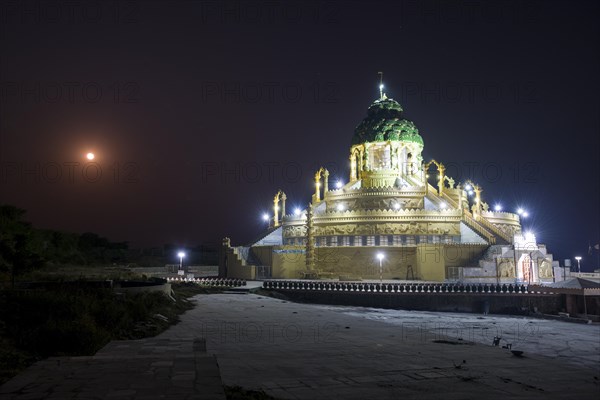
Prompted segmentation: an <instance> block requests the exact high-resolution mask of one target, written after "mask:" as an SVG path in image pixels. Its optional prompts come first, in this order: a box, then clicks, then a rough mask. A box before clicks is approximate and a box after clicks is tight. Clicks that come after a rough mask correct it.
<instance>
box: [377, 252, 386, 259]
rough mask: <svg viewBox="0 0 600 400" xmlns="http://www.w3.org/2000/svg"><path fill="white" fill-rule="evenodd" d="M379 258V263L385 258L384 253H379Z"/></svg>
mask: <svg viewBox="0 0 600 400" xmlns="http://www.w3.org/2000/svg"><path fill="white" fill-rule="evenodd" d="M377 258H378V259H379V261H381V260H383V259H384V258H385V254H383V253H377Z"/></svg>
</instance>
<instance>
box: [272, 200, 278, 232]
mask: <svg viewBox="0 0 600 400" xmlns="http://www.w3.org/2000/svg"><path fill="white" fill-rule="evenodd" d="M273 226H275V227H277V226H279V193H277V194H276V195H275V198H273Z"/></svg>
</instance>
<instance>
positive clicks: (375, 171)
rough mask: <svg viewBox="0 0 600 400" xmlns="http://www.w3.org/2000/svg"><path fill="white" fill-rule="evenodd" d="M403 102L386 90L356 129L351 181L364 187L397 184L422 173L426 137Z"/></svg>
mask: <svg viewBox="0 0 600 400" xmlns="http://www.w3.org/2000/svg"><path fill="white" fill-rule="evenodd" d="M402 114H403V110H402V106H400V104H399V103H398V102H397V101H395V100H393V99H389V98H387V96H386V95H385V94H384V93H381V96H380V98H379V99H378V100H375V102H374V103H373V104H371V106H370V107H369V109H368V111H367V116H366V117H365V118H364V119H363V120H362V122H361V123H360V124H359V125H358V126H357V127H356V129H355V130H354V136H353V138H352V147H351V148H350V182H355V181H357V180H361V179H362V186H363V187H393V186H397V184H398V183H399V182H398V180H399V181H400V182H405V183H406V182H407V181H410V177H418V174H419V173H420V172H421V164H422V162H423V157H422V156H421V152H422V151H423V138H422V137H421V135H419V130H418V129H417V127H416V126H415V124H414V123H413V122H412V121H410V120H408V119H405V118H404V117H403V115H402Z"/></svg>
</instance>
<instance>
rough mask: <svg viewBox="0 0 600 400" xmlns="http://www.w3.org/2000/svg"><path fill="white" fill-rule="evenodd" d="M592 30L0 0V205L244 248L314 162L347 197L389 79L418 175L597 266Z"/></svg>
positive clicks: (376, 14) (110, 231)
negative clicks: (509, 214) (460, 187)
mask: <svg viewBox="0 0 600 400" xmlns="http://www.w3.org/2000/svg"><path fill="white" fill-rule="evenodd" d="M599 17H600V15H599V12H598V5H597V2H593V1H579V2H577V1H568V2H567V1H565V2H558V1H540V2H526V3H525V2H521V1H516V0H515V1H501V2H489V1H485V0H479V1H477V0H475V1H473V0H469V1H466V0H465V1H456V2H445V1H424V2H421V1H406V2H402V1H381V2H373V1H369V2H366V1H365V2H361V1H324V2H315V1H307V2H294V1H276V0H274V1H271V0H269V1H253V2H246V1H226V2H219V1H164V2H163V1H146V0H144V1H141V0H138V1H119V2H101V1H100V2H97V1H90V2H85V1H80V2H72V1H66V0H65V1H57V2H46V1H22V2H2V4H0V18H1V19H0V32H1V39H0V57H1V59H0V83H1V86H0V101H1V103H0V104H1V108H0V173H1V174H0V202H4V203H11V204H15V205H17V206H19V207H22V208H25V209H27V210H28V217H29V219H30V220H31V221H32V222H33V223H34V224H35V225H36V226H39V227H45V228H53V229H61V230H68V231H75V232H85V231H93V232H97V233H99V234H101V235H105V236H108V237H109V238H110V239H112V240H128V241H130V242H132V243H135V244H140V245H152V244H156V245H162V244H163V243H175V244H181V245H195V244H199V243H202V242H204V243H211V242H212V243H220V241H221V239H222V237H224V236H230V237H231V238H232V242H233V244H245V243H248V242H250V241H251V240H252V239H254V238H256V237H258V236H259V235H260V232H261V231H262V230H263V229H264V223H263V222H262V220H261V214H262V213H263V212H265V211H270V208H271V207H272V199H273V196H274V194H275V193H276V192H277V191H278V190H279V189H283V190H284V191H285V192H286V193H287V196H288V200H287V204H288V208H290V209H291V208H292V207H294V206H295V205H298V206H305V205H306V204H307V203H308V201H309V200H310V194H311V192H312V187H313V183H312V176H313V174H314V172H315V170H316V169H317V168H318V167H320V166H321V165H325V166H327V167H328V168H329V170H330V171H332V174H333V175H334V176H335V177H340V178H341V179H344V180H347V178H348V152H349V147H350V143H351V139H352V134H353V130H354V128H355V127H356V125H357V124H358V123H359V122H360V121H361V119H362V118H364V116H365V115H366V109H367V107H368V106H369V105H370V104H371V103H372V101H373V100H375V99H376V98H377V96H378V89H377V85H378V77H377V72H378V71H383V72H384V84H385V86H386V89H385V91H386V93H387V94H388V96H389V97H392V98H394V99H396V100H398V101H399V102H400V103H401V104H402V106H403V108H404V110H405V116H406V117H407V118H409V119H411V120H413V121H414V122H415V124H416V125H417V127H418V128H419V130H420V133H421V135H422V136H423V139H424V141H425V150H424V157H425V160H429V159H431V158H435V159H436V160H438V161H441V162H443V163H444V164H446V166H447V173H448V174H449V175H451V176H454V178H455V179H456V181H457V182H459V181H461V180H464V179H471V180H473V181H475V182H478V183H480V184H481V185H482V186H483V189H484V192H483V195H482V196H483V199H484V201H486V202H488V203H489V204H495V203H497V202H498V203H501V204H502V206H503V207H504V209H505V210H507V211H511V210H515V209H516V208H517V206H522V207H524V208H526V209H527V210H528V211H529V213H530V218H529V219H528V220H526V221H525V224H524V225H525V227H526V228H527V229H532V230H534V231H535V232H536V234H537V236H538V240H539V241H541V242H543V243H546V244H547V245H548V247H549V250H550V252H553V253H554V254H555V257H556V258H560V259H563V258H567V257H573V256H574V255H576V253H577V254H581V255H582V256H584V260H583V262H582V266H583V267H584V269H585V268H586V267H587V268H591V267H592V265H591V261H592V259H591V257H589V256H587V249H588V241H591V242H592V244H594V243H597V242H598V241H599V239H600V237H599V236H600V235H599V226H600V216H599V204H600V196H599V184H598V182H599V180H598V176H599V173H600V164H599V163H600V161H599V159H600V157H599V152H600V144H599V134H598V133H599V124H600V118H599V99H598V93H599V89H600V88H599V86H600V85H599V78H598V71H599V70H600V68H599V51H598V50H599V48H598V47H599V46H598V40H599V39H598V38H599V37H600V35H599V32H598V30H599V28H598V24H597V21H598V18H599ZM88 151H93V152H94V153H95V154H96V159H95V160H94V161H95V163H94V164H90V163H88V162H87V160H86V159H85V154H86V153H87V152H88ZM593 260H594V261H593V262H594V264H595V257H594V258H593Z"/></svg>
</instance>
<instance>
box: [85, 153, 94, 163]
mask: <svg viewBox="0 0 600 400" xmlns="http://www.w3.org/2000/svg"><path fill="white" fill-rule="evenodd" d="M85 156H86V157H87V159H88V160H90V161H91V160H93V159H94V158H95V157H96V156H95V155H94V153H87V154H86V155H85Z"/></svg>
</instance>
